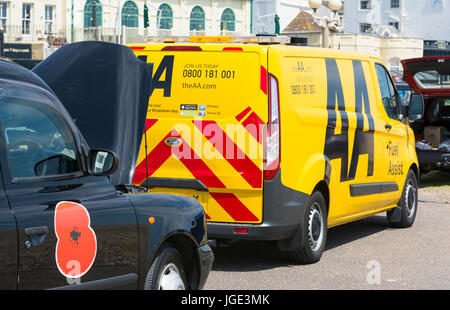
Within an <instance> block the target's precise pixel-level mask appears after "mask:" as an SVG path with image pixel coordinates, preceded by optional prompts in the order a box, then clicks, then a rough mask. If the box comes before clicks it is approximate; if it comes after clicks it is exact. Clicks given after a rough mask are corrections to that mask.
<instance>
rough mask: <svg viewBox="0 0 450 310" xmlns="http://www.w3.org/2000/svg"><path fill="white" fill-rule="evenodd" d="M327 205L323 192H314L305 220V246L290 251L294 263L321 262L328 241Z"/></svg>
mask: <svg viewBox="0 0 450 310" xmlns="http://www.w3.org/2000/svg"><path fill="white" fill-rule="evenodd" d="M327 217H328V214H327V205H326V202H325V199H324V197H323V195H322V193H321V192H319V191H316V192H314V193H313V194H312V195H311V197H310V198H309V201H308V205H307V207H306V210H305V217H304V219H303V223H304V225H303V231H302V234H303V238H301V239H302V240H303V244H300V245H299V248H298V249H297V250H294V251H289V252H288V255H289V259H290V260H291V261H292V262H293V263H304V264H312V263H316V262H318V261H319V260H320V258H321V256H322V253H323V251H324V249H325V243H326V239H327Z"/></svg>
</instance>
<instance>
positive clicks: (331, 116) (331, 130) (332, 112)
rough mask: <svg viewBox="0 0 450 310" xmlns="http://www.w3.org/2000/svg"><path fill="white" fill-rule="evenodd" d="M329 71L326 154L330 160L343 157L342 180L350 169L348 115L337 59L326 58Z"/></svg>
mask: <svg viewBox="0 0 450 310" xmlns="http://www.w3.org/2000/svg"><path fill="white" fill-rule="evenodd" d="M325 64H326V71H327V111H328V124H327V129H326V136H325V149H324V154H325V156H327V157H328V158H329V159H330V160H332V159H338V158H340V159H341V182H343V181H346V180H347V171H348V116H347V112H345V100H344V93H343V91H342V83H341V77H340V75H339V69H338V67H337V63H336V60H335V59H325ZM336 102H337V106H338V110H339V113H340V114H341V120H342V126H341V128H342V129H341V133H340V134H335V129H336V119H337V117H336V116H337V113H336Z"/></svg>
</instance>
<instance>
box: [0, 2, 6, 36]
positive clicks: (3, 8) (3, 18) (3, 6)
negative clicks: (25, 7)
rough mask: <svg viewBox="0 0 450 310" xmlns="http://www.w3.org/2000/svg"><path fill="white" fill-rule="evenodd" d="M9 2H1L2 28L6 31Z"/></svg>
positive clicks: (0, 16) (0, 24)
mask: <svg viewBox="0 0 450 310" xmlns="http://www.w3.org/2000/svg"><path fill="white" fill-rule="evenodd" d="M7 10H8V3H7V2H0V29H2V30H3V32H6V24H7V21H8V15H7V14H8V11H7Z"/></svg>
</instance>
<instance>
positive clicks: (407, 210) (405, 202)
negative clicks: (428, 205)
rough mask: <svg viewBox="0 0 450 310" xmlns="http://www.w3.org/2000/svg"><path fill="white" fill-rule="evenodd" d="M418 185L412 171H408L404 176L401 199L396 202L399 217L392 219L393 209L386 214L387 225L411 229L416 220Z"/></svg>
mask: <svg viewBox="0 0 450 310" xmlns="http://www.w3.org/2000/svg"><path fill="white" fill-rule="evenodd" d="M418 190H419V185H418V182H417V177H416V174H415V173H414V171H412V170H409V172H408V175H407V176H406V182H405V186H404V187H403V192H402V197H401V198H400V201H399V202H398V205H397V208H399V209H400V211H399V212H400V217H399V218H396V219H394V218H393V217H394V216H393V215H394V212H395V209H396V208H394V209H392V210H390V211H388V212H387V220H388V221H389V224H390V225H391V226H393V227H397V228H407V227H411V226H412V225H413V223H414V220H415V219H416V214H417V204H418Z"/></svg>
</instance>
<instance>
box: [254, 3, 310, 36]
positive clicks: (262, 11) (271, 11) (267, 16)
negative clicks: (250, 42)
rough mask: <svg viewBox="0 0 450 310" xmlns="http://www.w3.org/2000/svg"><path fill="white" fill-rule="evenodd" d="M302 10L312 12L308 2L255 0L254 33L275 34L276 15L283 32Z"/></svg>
mask: <svg viewBox="0 0 450 310" xmlns="http://www.w3.org/2000/svg"><path fill="white" fill-rule="evenodd" d="M301 10H310V8H309V6H308V0H254V1H253V33H255V34H258V33H269V34H273V33H275V14H277V15H278V17H279V18H280V20H279V22H280V28H281V31H282V30H283V29H284V28H285V27H286V26H287V25H288V24H289V23H290V22H291V21H292V20H293V19H294V18H295V16H297V14H298V13H299V12H300V11H301Z"/></svg>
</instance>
